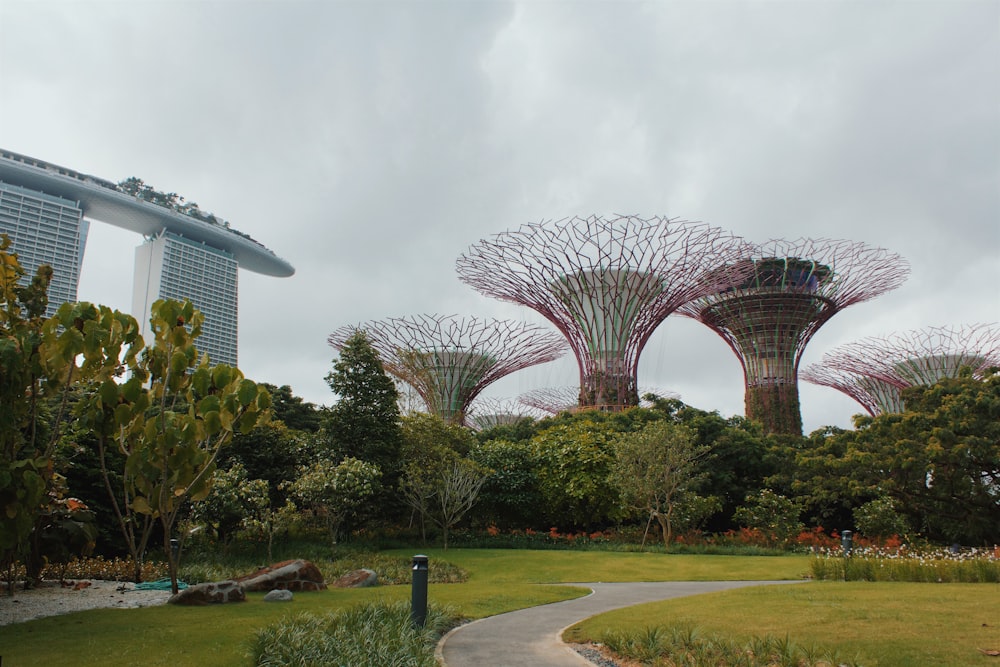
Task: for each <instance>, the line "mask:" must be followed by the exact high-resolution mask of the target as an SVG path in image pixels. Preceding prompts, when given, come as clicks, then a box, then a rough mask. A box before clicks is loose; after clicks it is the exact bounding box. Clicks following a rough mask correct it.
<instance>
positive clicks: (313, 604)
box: [0, 582, 587, 667]
mask: <svg viewBox="0 0 1000 667" xmlns="http://www.w3.org/2000/svg"><path fill="white" fill-rule="evenodd" d="M586 592H587V591H586V590H585V589H581V588H573V587H567V586H538V585H535V584H523V583H522V584H516V585H512V584H505V585H497V584H493V583H490V582H485V583H468V584H432V585H431V586H430V587H429V593H428V597H429V598H430V600H431V601H432V602H433V603H434V604H439V605H442V606H451V607H454V608H456V609H457V610H458V611H459V612H460V613H461V614H462V615H463V616H466V617H468V618H481V617H483V616H489V615H492V614H497V613H502V612H504V611H511V610H514V609H520V608H523V607H529V606H535V605H539V604H547V603H549V602H558V601H560V600H566V599H570V598H574V597H578V596H580V595H583V594H585V593H586ZM263 597H264V594H263V593H251V594H248V595H247V599H248V601H247V602H246V603H244V604H233V605H220V606H208V607H174V606H172V605H165V606H160V607H146V608H143V609H128V610H123V609H98V610H93V611H85V612H79V613H75V614H67V615H64V616H52V617H49V618H42V619H38V620H35V621H29V622H27V623H19V624H16V625H8V626H3V627H0V657H2V658H3V661H4V664H5V665H7V664H9V665H17V666H18V667H32V666H39V667H51V666H52V665H70V664H71V665H74V666H75V667H91V666H93V667H97V666H99V665H100V666H104V667H107V666H114V665H143V666H144V667H145V666H150V667H157V666H164V667H166V666H168V665H170V666H172V667H177V666H178V665H198V666H199V667H201V666H205V667H211V666H218V667H223V666H225V667H230V666H232V665H239V664H245V665H246V664H251V663H250V658H249V655H250V652H251V647H252V644H253V642H254V638H255V636H256V633H257V632H258V631H260V630H263V629H264V628H266V627H267V626H269V625H272V624H274V623H278V622H280V621H282V620H283V619H288V618H293V617H295V616H298V615H300V614H303V613H308V614H316V615H322V614H325V613H328V612H331V611H337V610H341V609H347V608H350V607H353V606H356V605H358V604H360V603H363V602H372V603H378V602H385V603H392V602H399V601H403V602H406V603H408V601H409V599H410V587H409V586H380V587H376V588H370V589H331V590H328V591H321V592H317V593H297V594H295V599H294V600H293V601H292V603H291V604H283V603H266V602H263ZM15 599H16V598H15ZM0 604H12V602H11V601H10V600H8V599H4V600H0Z"/></svg>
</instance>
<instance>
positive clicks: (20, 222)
mask: <svg viewBox="0 0 1000 667" xmlns="http://www.w3.org/2000/svg"><path fill="white" fill-rule="evenodd" d="M151 192H152V190H151V188H147V189H146V190H143V191H139V192H136V193H130V192H126V191H124V190H123V189H122V188H121V187H120V186H119V185H118V184H116V183H112V182H111V181H107V180H105V179H102V178H98V177H96V176H90V175H88V174H82V173H80V172H77V171H74V170H72V169H68V168H66V167H60V166H58V165H55V164H51V163H48V162H44V161H42V160H37V159H35V158H31V157H28V156H26V155H20V154H18V153H13V152H11V151H6V150H0V232H4V233H7V234H8V235H9V236H10V237H11V240H12V241H13V244H12V248H13V250H14V251H15V252H17V253H18V256H19V258H20V259H21V262H22V265H23V266H25V268H26V270H27V272H29V273H33V272H34V270H35V269H36V268H37V267H38V266H39V265H41V264H48V265H50V266H51V267H52V269H53V280H52V286H51V288H50V290H49V311H50V312H54V311H55V309H56V308H58V307H59V305H60V304H61V303H63V302H65V301H76V300H77V286H78V284H79V279H80V267H81V265H82V262H83V256H84V249H85V247H86V241H87V231H88V229H89V227H88V224H89V223H88V220H89V219H93V220H99V221H101V222H106V223H108V224H111V225H115V226H117V227H122V228H124V229H128V230H130V231H133V232H138V233H140V234H142V235H143V236H144V237H145V239H146V242H145V243H144V244H143V245H141V246H140V247H139V248H138V249H137V250H136V257H135V259H136V263H135V273H134V277H135V282H134V283H133V286H132V288H133V292H132V310H133V312H132V315H133V316H134V317H135V318H136V319H137V320H138V321H139V324H140V325H141V326H142V327H143V335H144V336H148V335H149V334H150V328H149V326H150V325H149V313H150V307H151V306H152V304H153V302H154V301H156V300H157V299H178V300H181V299H190V300H191V301H192V302H193V303H194V305H195V306H196V307H197V308H198V309H199V310H201V311H202V312H203V313H204V314H205V323H204V326H203V328H202V332H203V333H202V336H201V338H200V339H199V340H198V349H199V350H200V351H201V352H207V353H208V355H209V357H210V358H211V360H212V362H213V363H226V364H230V365H236V362H237V342H238V341H237V328H238V327H237V314H238V312H237V308H238V299H237V268H244V269H248V270H250V271H254V272H256V273H261V274H264V275H269V276H280V277H285V276H290V275H292V274H293V273H294V272H295V269H294V268H292V265H291V264H289V263H288V262H286V261H285V260H283V259H281V258H280V257H278V256H277V255H275V254H274V253H273V252H272V251H271V250H268V249H267V248H265V247H264V246H263V245H262V244H260V243H258V242H257V241H255V240H254V239H252V238H250V237H249V236H247V235H246V234H244V233H242V232H239V231H237V230H235V229H232V228H231V227H230V226H229V223H228V222H226V221H224V220H221V219H219V218H217V217H215V216H214V215H212V214H210V213H204V212H202V211H200V210H199V209H198V208H197V206H178V205H177V204H176V203H174V202H171V201H170V200H169V198H164V197H156V196H155V195H156V194H159V193H155V192H154V193H152V194H153V195H154V196H150V193H151Z"/></svg>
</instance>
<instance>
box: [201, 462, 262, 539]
mask: <svg viewBox="0 0 1000 667" xmlns="http://www.w3.org/2000/svg"><path fill="white" fill-rule="evenodd" d="M270 504H271V501H270V497H269V494H268V484H267V482H266V481H264V480H262V479H250V478H249V477H248V476H247V470H246V468H244V467H243V466H242V465H241V464H239V463H236V464H234V465H233V466H232V467H230V468H229V469H228V470H217V471H216V473H215V475H214V477H213V479H212V490H211V491H210V492H209V494H208V495H207V496H206V497H205V499H204V500H202V501H201V502H197V503H194V504H193V505H192V507H191V519H192V520H193V521H194V522H196V523H200V524H203V525H205V526H208V527H209V528H210V529H212V530H213V532H214V533H215V536H216V538H217V539H218V541H219V543H221V544H222V546H223V547H224V548H225V547H227V546H228V545H229V543H230V541H231V540H232V538H233V536H234V535H235V533H236V531H238V530H239V529H240V528H245V527H247V526H248V525H250V522H251V520H252V519H253V518H254V517H260V516H261V515H262V514H263V513H264V512H265V510H266V509H267V508H268V507H269V506H270Z"/></svg>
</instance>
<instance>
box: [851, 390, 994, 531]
mask: <svg viewBox="0 0 1000 667" xmlns="http://www.w3.org/2000/svg"><path fill="white" fill-rule="evenodd" d="M903 401H904V405H906V411H905V412H903V413H901V414H884V415H880V416H878V417H857V418H855V423H856V425H857V431H856V432H855V433H853V434H851V437H846V438H845V440H846V442H845V460H846V461H847V462H848V463H849V465H850V475H851V478H852V481H853V483H854V484H856V485H858V486H859V487H860V488H862V489H865V490H866V491H867V493H868V495H869V499H875V498H878V497H882V496H887V497H889V498H891V499H892V500H893V501H895V507H896V509H897V510H898V511H899V512H900V513H901V514H902V515H903V516H904V517H905V518H906V520H907V523H908V524H909V525H910V526H912V527H913V528H914V529H915V530H917V531H918V532H919V533H920V534H921V535H923V536H924V537H925V538H927V539H931V540H940V541H947V542H964V543H971V544H980V545H991V544H994V543H996V542H998V541H1000V373H996V372H992V373H990V374H988V375H987V376H986V377H985V378H983V379H977V378H974V377H971V376H970V375H968V374H963V376H961V377H958V378H946V379H943V380H941V381H939V382H938V383H936V384H934V385H932V386H929V387H911V388H909V389H905V390H903Z"/></svg>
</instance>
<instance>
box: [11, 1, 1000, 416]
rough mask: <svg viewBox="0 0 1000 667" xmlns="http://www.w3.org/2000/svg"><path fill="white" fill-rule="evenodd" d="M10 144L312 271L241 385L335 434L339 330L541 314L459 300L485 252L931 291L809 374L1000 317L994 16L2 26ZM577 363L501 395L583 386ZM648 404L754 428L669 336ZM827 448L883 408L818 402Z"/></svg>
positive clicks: (205, 4) (122, 256)
mask: <svg viewBox="0 0 1000 667" xmlns="http://www.w3.org/2000/svg"><path fill="white" fill-rule="evenodd" d="M0 147H2V148H5V149H7V150H12V151H15V152H18V153H22V154H25V155H29V156H31V157H35V158H38V159H41V160H45V161H47V162H51V163H55V164H58V165H62V166H66V167H69V168H71V169H75V170H77V171H80V172H83V173H88V174H93V175H96V176H100V177H102V178H106V179H109V180H113V181H119V180H123V179H125V178H128V177H130V176H137V177H139V178H142V179H143V180H144V181H145V182H146V183H148V184H150V185H153V186H154V187H155V188H157V189H159V190H161V191H164V192H176V193H178V194H180V195H182V196H184V197H185V198H186V199H187V200H188V201H194V202H197V203H198V204H199V206H200V207H201V209H202V210H204V211H210V212H213V213H215V214H216V215H218V216H220V217H223V218H225V219H227V220H229V221H230V223H231V224H232V226H233V227H234V228H236V229H239V230H240V231H243V232H246V233H248V234H250V235H251V236H252V237H253V238H255V239H257V240H258V241H260V242H261V243H263V244H264V245H266V246H267V247H269V248H271V249H272V250H273V251H274V252H275V253H276V254H277V255H279V256H280V257H282V258H284V259H286V260H288V261H289V262H291V263H292V265H293V266H295V269H296V272H295V275H294V276H292V277H290V278H270V277H266V276H261V275H257V274H254V273H251V272H249V271H240V277H239V280H240V285H239V287H240V302H239V309H240V311H239V332H240V333H239V336H240V339H239V366H240V368H241V369H242V370H243V372H244V373H245V374H246V375H247V376H248V377H250V378H252V379H254V380H258V381H264V382H270V383H273V384H276V385H290V386H291V387H292V390H293V391H294V392H295V394H296V395H299V396H301V397H303V398H304V399H305V400H307V401H310V402H313V403H316V404H319V405H330V404H332V403H333V402H334V401H335V396H334V395H333V394H332V392H331V391H330V389H329V387H328V385H327V384H326V382H325V380H324V377H325V376H326V375H327V373H328V372H329V371H330V369H331V367H332V361H333V359H334V358H335V356H336V352H335V350H333V349H332V348H330V347H329V346H328V344H327V342H326V339H327V336H328V335H329V334H330V333H331V332H333V331H334V330H335V329H337V328H338V327H341V326H343V325H350V324H359V323H362V322H365V321H368V320H376V319H385V318H389V317H403V316H412V315H418V314H441V315H451V314H456V315H461V316H466V317H477V318H489V317H496V318H502V319H516V320H522V321H526V322H530V323H533V324H538V325H545V326H549V325H548V324H547V322H546V321H545V320H544V319H542V318H541V317H540V316H538V315H537V314H535V313H534V312H533V311H531V310H529V309H527V308H524V307H521V306H517V305H514V304H508V303H504V302H501V301H497V300H495V299H491V298H489V297H486V296H483V295H481V294H479V293H478V292H476V291H475V290H473V289H472V288H470V287H468V286H467V285H465V284H464V283H462V282H461V281H460V280H459V279H458V277H457V274H456V272H455V260H456V258H457V257H458V256H459V255H461V254H462V253H463V252H465V251H466V250H467V249H468V248H469V246H471V245H472V244H474V243H477V242H478V241H480V240H481V239H485V238H488V237H490V236H492V235H494V234H498V233H502V232H504V231H507V230H513V229H517V228H519V227H520V226H521V225H523V224H526V223H536V222H540V221H543V220H557V219H561V218H564V217H567V216H574V215H579V216H589V215H594V214H597V215H605V216H606V215H613V214H635V215H640V216H644V217H649V216H654V215H657V216H668V217H671V218H674V217H676V218H681V219H685V220H698V221H703V222H706V223H709V224H711V225H715V226H718V227H722V228H724V229H726V230H729V231H731V232H733V233H735V234H737V235H739V236H742V237H744V238H746V239H747V240H749V241H756V242H763V241H766V240H768V239H773V238H786V239H798V238H802V237H807V238H832V239H849V240H852V241H859V242H864V243H867V244H870V245H872V246H878V247H884V248H887V249H889V250H891V251H893V252H896V253H899V254H900V255H902V256H903V257H905V258H906V259H907V260H908V262H909V263H910V270H911V273H910V277H909V279H908V280H907V281H906V282H905V283H904V284H903V285H902V286H901V287H899V288H898V289H896V290H894V291H892V292H889V293H887V294H884V295H882V296H880V297H877V298H875V299H873V300H870V301H867V302H864V303H860V304H856V305H854V306H851V307H850V308H847V309H845V310H844V311H842V312H840V313H838V314H837V315H836V316H835V317H833V318H832V319H831V320H830V321H829V322H827V323H826V324H825V325H824V326H823V327H822V328H821V329H820V330H819V332H818V333H817V334H816V336H815V337H814V338H813V340H812V341H811V342H810V343H809V345H808V347H807V348H806V350H805V354H804V355H803V361H802V364H803V366H805V365H808V364H810V363H814V362H818V361H819V360H820V359H821V358H822V355H823V353H824V352H826V351H829V350H831V349H833V348H835V347H837V346H838V345H842V344H845V343H849V342H851V341H854V340H857V339H859V338H862V337H866V336H886V335H889V334H892V333H894V332H899V331H906V330H913V329H919V328H923V327H928V326H942V325H964V324H973V323H979V322H996V321H998V320H1000V289H998V284H1000V2H998V1H997V0H991V1H986V2H970V1H964V0H946V1H940V2H938V1H934V0H928V1H912V2H906V1H900V2H886V1H883V0H872V1H870V2H858V1H849V0H845V1H837V2H828V1H823V0H815V1H809V2H798V1H796V2H780V1H752V2H728V1H718V0H714V1H713V0H710V1H698V2H685V1H683V0H680V1H676V2H667V1H666V0H663V1H660V2H629V1H625V2H597V1H588V2H568V1H563V2H559V1H534V2H499V1H497V2H493V1H488V0H484V1H473V0H467V1H463V2H459V1H449V2H431V1H423V0H410V1H406V2H403V1H399V2H390V1H379V0H376V1H360V2H336V1H330V2H321V1H319V0H316V1H313V2H296V1H294V0H281V1H278V0H274V1H263V0H261V1H256V2H246V1H242V0H230V1H227V0H216V1H198V0H186V1H167V0H128V1H125V0H121V1H115V2H96V1H92V0H75V1H70V0H66V1H61V2H55V1H52V0H27V1H22V0H0ZM141 242H142V238H141V237H140V236H138V235H136V234H134V233H132V232H128V231H126V230H122V229H119V228H117V227H112V226H110V225H106V224H101V223H99V222H95V223H93V224H92V225H91V228H90V237H89V241H88V246H87V251H86V255H85V258H84V264H83V269H82V275H81V280H80V289H79V294H78V297H79V298H80V299H81V300H87V301H92V302H96V303H102V304H106V305H108V306H111V307H114V308H118V309H121V310H125V311H127V310H129V309H130V306H131V280H132V264H133V261H134V249H135V247H136V246H138V245H139V244H140V243H141ZM577 377H578V376H577V370H576V364H575V361H574V360H573V359H572V358H566V359H563V360H559V361H556V362H552V363H550V364H546V365H543V366H536V367H533V368H529V369H525V370H522V371H519V372H518V373H516V374H514V375H511V376H508V377H507V378H505V379H503V380H501V381H499V382H497V383H496V384H494V385H492V386H491V387H489V388H488V389H487V390H486V392H484V395H488V396H493V397H498V398H508V397H511V398H512V397H515V396H517V395H518V394H520V393H523V392H526V391H529V390H532V389H536V388H540V387H557V386H568V385H573V384H575V383H576V382H577ZM639 385H640V387H647V388H654V389H661V390H663V391H671V392H675V393H677V394H679V395H680V397H681V399H682V400H684V401H685V402H686V403H688V404H690V405H694V406H696V407H699V408H702V409H705V410H717V411H719V413H720V414H722V415H723V416H730V415H736V414H742V412H743V376H742V370H741V367H740V364H739V361H738V360H737V358H736V356H735V355H734V354H733V353H732V352H731V351H730V349H729V348H728V347H727V346H726V344H725V343H724V342H723V341H722V339H721V338H720V337H719V336H717V335H716V334H715V333H713V332H712V331H711V330H709V329H707V328H706V327H704V326H703V325H701V324H699V323H697V322H695V321H693V320H690V319H685V318H682V317H676V316H672V317H669V318H668V319H667V320H666V321H665V322H664V323H663V324H662V325H660V327H659V328H658V329H657V330H656V332H655V333H654V334H653V336H652V337H651V339H650V340H649V342H648V344H647V346H646V348H645V350H644V352H643V355H642V358H641V361H640V366H639ZM800 389H801V402H802V415H803V422H804V426H805V430H806V432H809V431H811V430H813V429H815V428H819V427H821V426H824V425H835V426H841V427H845V428H849V427H850V426H851V416H852V415H854V414H857V413H860V412H861V411H862V409H861V407H860V406H859V405H858V404H857V403H855V402H854V401H853V400H851V399H850V398H848V397H846V396H844V395H843V394H841V393H839V392H837V391H835V390H833V389H830V388H826V387H818V386H814V385H809V384H807V383H802V384H801V386H800Z"/></svg>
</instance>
